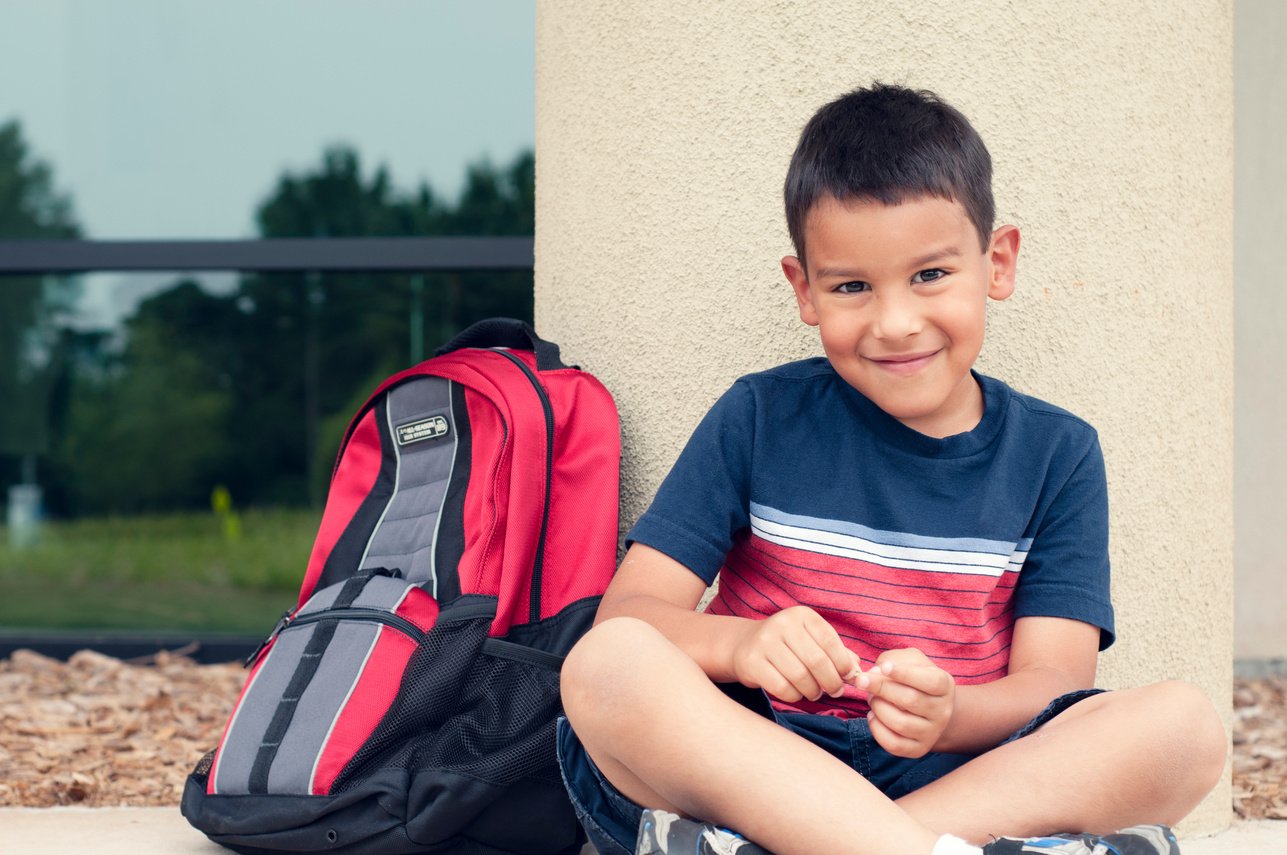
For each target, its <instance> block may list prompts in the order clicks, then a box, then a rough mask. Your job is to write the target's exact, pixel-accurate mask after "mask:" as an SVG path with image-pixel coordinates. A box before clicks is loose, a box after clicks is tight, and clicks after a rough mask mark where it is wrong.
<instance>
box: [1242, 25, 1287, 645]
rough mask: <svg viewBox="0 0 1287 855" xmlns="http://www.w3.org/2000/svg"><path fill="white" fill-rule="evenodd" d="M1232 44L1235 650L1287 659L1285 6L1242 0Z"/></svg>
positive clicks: (1286, 66)
mask: <svg viewBox="0 0 1287 855" xmlns="http://www.w3.org/2000/svg"><path fill="white" fill-rule="evenodd" d="M1235 10H1236V14H1235V26H1234V44H1235V45H1236V46H1237V50H1236V51H1235V53H1234V61H1233V71H1234V93H1235V96H1234V141H1235V142H1234V215H1233V220H1234V231H1233V234H1234V240H1233V270H1234V280H1235V281H1236V282H1237V299H1236V300H1235V301H1234V335H1235V337H1236V339H1237V342H1238V347H1237V358H1236V359H1235V361H1234V425H1235V430H1234V460H1235V466H1234V489H1233V497H1234V501H1233V508H1234V518H1235V519H1236V521H1237V526H1236V528H1237V538H1236V540H1235V542H1234V563H1235V566H1236V568H1237V571H1236V574H1235V577H1234V578H1235V588H1236V595H1235V598H1234V602H1235V615H1236V618H1235V621H1234V626H1235V634H1234V655H1235V656H1237V657H1239V658H1244V659H1287V574H1285V573H1284V572H1283V565H1284V562H1283V559H1282V554H1281V553H1280V552H1279V550H1278V535H1279V534H1280V533H1282V532H1283V531H1284V530H1285V529H1287V384H1284V383H1283V377H1284V375H1285V374H1287V341H1284V337H1283V332H1284V330H1287V287H1285V286H1284V284H1283V277H1282V275H1281V265H1280V263H1279V259H1280V256H1279V252H1280V251H1281V250H1282V245H1283V240H1284V239H1287V201H1285V200H1284V197H1283V188H1285V187H1287V160H1284V158H1283V155H1282V150H1283V139H1284V137H1287V98H1285V96H1287V51H1284V50H1283V47H1282V46H1283V43H1284V40H1287V5H1284V4H1282V3H1280V2H1278V0H1238V2H1237V5H1236V6H1235Z"/></svg>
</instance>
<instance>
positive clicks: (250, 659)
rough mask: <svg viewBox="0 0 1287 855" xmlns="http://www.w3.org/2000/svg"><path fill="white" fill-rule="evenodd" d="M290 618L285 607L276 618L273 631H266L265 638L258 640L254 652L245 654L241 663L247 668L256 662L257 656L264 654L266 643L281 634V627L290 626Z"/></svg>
mask: <svg viewBox="0 0 1287 855" xmlns="http://www.w3.org/2000/svg"><path fill="white" fill-rule="evenodd" d="M290 620H291V614H290V609H287V610H286V611H284V612H282V616H281V617H279V618H278V619H277V625H276V626H274V627H273V631H272V632H270V633H268V637H267V638H265V639H264V640H263V641H261V642H259V646H258V647H256V648H255V652H254V653H251V654H250V655H249V656H247V657H246V661H245V662H243V663H242V665H243V666H244V667H246V668H249V667H250V666H252V665H254V664H255V663H256V662H258V661H259V657H260V656H262V655H263V654H264V651H265V650H267V649H268V645H270V644H272V643H273V639H275V638H277V636H279V635H281V632H282V630H283V629H285V628H286V627H288V626H290Z"/></svg>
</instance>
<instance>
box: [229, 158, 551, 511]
mask: <svg viewBox="0 0 1287 855" xmlns="http://www.w3.org/2000/svg"><path fill="white" fill-rule="evenodd" d="M534 179H535V160H534V158H533V156H532V154H531V153H530V152H525V153H523V154H521V155H519V157H517V158H516V159H515V161H514V163H513V164H512V165H511V166H510V167H508V168H507V169H504V170H498V169H496V168H495V167H494V166H492V165H491V164H490V163H488V162H486V161H484V162H481V163H478V164H475V165H473V166H470V167H469V169H468V172H467V175H466V181H465V187H464V190H463V191H462V193H461V196H460V198H459V201H458V202H457V203H456V204H455V205H451V204H446V203H443V202H441V201H440V200H439V199H438V197H437V196H436V194H435V193H434V192H433V190H432V188H431V187H430V186H429V185H428V184H423V183H422V184H421V185H420V187H419V188H417V190H416V191H415V192H414V193H411V194H405V195H404V194H399V193H397V192H396V191H395V190H394V189H393V187H392V182H391V180H390V178H389V176H388V173H387V171H386V170H385V169H383V168H379V169H377V170H375V172H374V174H372V175H371V176H370V177H369V178H367V177H364V175H363V171H362V167H361V161H360V158H359V157H358V155H357V153H356V152H355V151H353V150H352V149H348V148H345V147H332V148H330V149H328V150H326V152H324V154H323V156H322V162H321V165H320V168H319V169H317V170H316V171H312V172H308V173H305V174H303V175H286V176H283V177H282V178H281V179H280V180H279V181H278V183H277V186H276V188H275V190H274V192H273V194H272V195H271V196H269V198H268V199H266V200H265V201H264V203H263V204H262V205H261V206H260V208H259V210H258V212H257V217H256V220H257V222H258V224H259V228H260V233H261V235H262V236H263V237H266V238H283V237H323V236H325V237H359V236H370V235H378V236H384V237H404V236H420V235H434V234H441V235H524V234H532V228H533V224H534V222H535V185H534ZM239 298H240V299H241V300H242V301H243V302H244V303H245V304H247V305H252V306H253V310H252V311H251V312H250V316H249V317H248V319H247V322H248V324H250V325H251V328H253V329H254V330H255V332H254V333H253V334H251V335H249V336H247V337H245V341H246V342H247V346H248V347H249V348H250V349H251V352H252V354H253V356H250V357H249V358H248V359H247V367H248V369H249V370H250V373H251V374H253V375H254V376H247V378H246V380H245V383H244V384H243V385H242V386H240V387H239V391H240V392H243V393H244V395H243V397H242V398H241V404H240V405H239V407H238V409H239V411H240V412H243V413H254V414H255V415H254V416H253V417H251V418H250V419H249V420H248V421H247V430H249V425H251V424H253V425H255V426H256V427H255V430H256V436H255V437H254V442H253V444H251V443H250V440H251V438H250V437H246V440H247V444H246V445H245V446H244V447H247V449H248V455H247V457H248V459H254V460H255V461H257V462H256V463H255V464H253V465H254V466H255V468H256V469H257V470H258V471H269V470H270V469H272V468H273V467H274V465H275V466H276V469H277V471H279V472H282V473H283V474H282V477H281V479H279V481H278V489H277V490H275V491H274V492H276V493H278V494H279V495H280V493H281V491H282V489H286V490H287V491H289V490H290V489H298V490H299V492H298V494H297V495H300V496H303V495H307V496H308V497H309V498H310V500H311V501H314V502H316V501H318V500H319V499H320V497H321V492H322V489H323V488H324V485H325V481H324V478H323V477H321V476H320V475H318V474H317V473H329V463H330V461H331V460H332V459H333V457H334V454H335V450H336V444H337V443H338V440H339V434H340V433H341V432H342V430H343V425H344V424H346V423H347V416H348V413H349V411H350V410H351V408H352V406H353V402H354V400H355V398H356V397H360V396H361V394H362V393H363V392H364V391H365V390H367V389H369V388H371V387H372V386H373V385H374V382H375V381H376V380H378V379H379V378H380V377H383V376H384V375H386V374H389V373H390V372H392V371H394V370H396V369H397V368H399V367H402V366H405V365H406V364H408V363H409V362H410V361H412V360H415V359H419V358H422V357H423V356H424V355H425V354H426V353H427V352H430V351H432V349H433V348H434V347H436V346H437V345H439V344H441V343H443V342H445V341H446V340H447V339H448V338H450V337H451V336H452V335H454V334H455V332H457V331H459V330H460V329H462V328H463V327H465V326H467V325H468V324H469V323H472V322H473V321H475V320H479V319H481V318H484V317H489V316H493V315H513V316H517V317H520V318H523V319H525V320H530V319H531V315H532V277H531V273H530V272H517V273H508V272H506V273H497V272H488V273H468V274H466V273H426V274H423V275H419V276H411V275H401V274H385V275H380V276H374V275H363V274H329V275H326V276H319V275H300V274H276V275H256V276H248V277H245V278H244V279H243V280H242V283H241V287H240V294H239ZM413 330H423V331H424V334H423V337H422V338H421V339H419V340H418V342H417V343H418V345H419V352H412V351H413V348H415V344H413V341H417V339H416V335H415V334H414V333H413ZM301 437H302V438H303V440H304V441H303V442H301ZM239 444H241V443H239ZM290 472H293V473H296V474H297V476H298V478H299V479H300V480H299V482H298V487H297V488H290V486H289V482H290V480H291V479H290V477H289V476H287V475H286V474H285V473H290ZM310 473H313V474H312V476H311V477H310Z"/></svg>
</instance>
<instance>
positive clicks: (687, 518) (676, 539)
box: [626, 382, 755, 585]
mask: <svg viewBox="0 0 1287 855" xmlns="http://www.w3.org/2000/svg"><path fill="white" fill-rule="evenodd" d="M754 424H755V399H754V396H753V395H752V393H751V390H750V388H749V387H748V386H747V384H746V383H744V382H738V383H736V384H734V385H733V387H732V388H731V389H729V390H728V391H727V392H725V393H724V395H723V396H722V397H721V398H720V399H719V400H718V401H716V402H715V405H714V406H713V407H711V409H710V412H708V413H707V414H706V417H705V418H703V419H702V421H701V422H700V423H699V424H698V425H697V429H696V430H695V431H693V435H692V437H690V438H689V440H688V444H687V445H686V446H685V447H684V450H683V452H681V453H680V455H679V459H678V460H676V461H675V465H674V467H673V468H671V470H670V474H669V475H667V476H666V480H665V481H663V482H662V484H661V487H660V488H659V489H658V491H657V496H656V498H655V499H653V502H652V505H651V507H649V508H648V510H647V511H646V512H645V513H644V515H643V516H642V517H640V519H639V521H638V522H637V523H635V525H634V527H633V528H632V529H631V530H630V532H629V533H628V534H627V535H626V544H627V545H629V544H631V543H642V544H644V545H645V546H651V547H652V548H653V549H656V550H658V551H659V552H662V553H665V554H666V555H668V556H670V557H671V558H673V559H675V560H676V561H678V562H679V563H680V564H683V565H684V566H685V567H687V568H688V569H689V570H692V571H693V572H694V573H696V574H697V575H698V576H699V577H701V579H702V580H703V581H704V582H706V584H707V585H709V584H711V583H712V582H714V581H715V577H716V575H718V573H719V570H720V567H721V566H722V565H723V563H724V556H725V555H726V554H727V553H728V550H729V548H730V547H731V546H732V545H733V537H734V535H735V534H736V533H737V532H738V531H740V530H741V529H743V528H746V527H747V525H749V520H750V517H749V507H750V478H751V475H750V471H751V453H752V448H753V444H754Z"/></svg>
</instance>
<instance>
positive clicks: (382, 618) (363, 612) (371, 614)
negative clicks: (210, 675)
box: [245, 607, 425, 668]
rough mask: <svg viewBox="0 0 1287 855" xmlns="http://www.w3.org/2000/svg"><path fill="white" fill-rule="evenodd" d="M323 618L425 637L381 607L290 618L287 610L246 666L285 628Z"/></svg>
mask: <svg viewBox="0 0 1287 855" xmlns="http://www.w3.org/2000/svg"><path fill="white" fill-rule="evenodd" d="M325 620H360V621H367V622H368V623H382V624H384V625H385V626H391V627H393V628H394V629H396V630H398V631H399V632H401V633H402V634H403V635H406V636H409V637H410V638H412V639H413V640H414V641H416V642H421V641H424V639H425V631H424V630H422V629H421V628H420V627H418V626H416V625H415V624H414V623H412V622H411V621H409V620H407V619H406V618H404V617H402V616H401V615H395V614H393V613H392V612H386V611H384V610H383V609H363V608H357V607H350V608H344V609H323V610H321V611H317V612H309V613H308V614H306V615H300V616H298V617H295V618H292V617H291V616H290V613H289V612H287V613H286V614H284V615H282V616H281V619H280V620H278V621H277V625H276V626H275V627H273V631H272V632H271V633H269V635H268V637H267V638H265V639H264V640H263V641H262V642H261V643H260V645H259V647H257V648H256V649H255V652H254V653H252V654H250V656H248V657H246V662H245V665H246V667H247V668H249V667H250V666H251V665H253V664H255V662H256V660H258V659H259V657H260V656H262V655H263V653H264V651H265V650H266V649H267V648H268V645H270V644H272V643H273V641H274V640H275V639H276V638H277V636H279V635H281V634H282V633H283V632H285V631H286V630H288V629H293V628H294V627H297V626H306V625H308V624H310V623H321V622H322V621H325Z"/></svg>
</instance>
